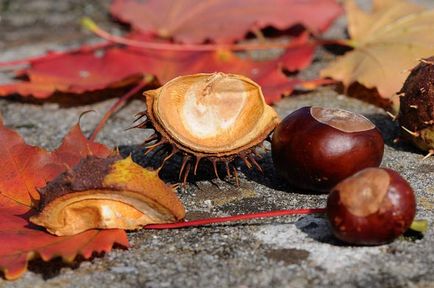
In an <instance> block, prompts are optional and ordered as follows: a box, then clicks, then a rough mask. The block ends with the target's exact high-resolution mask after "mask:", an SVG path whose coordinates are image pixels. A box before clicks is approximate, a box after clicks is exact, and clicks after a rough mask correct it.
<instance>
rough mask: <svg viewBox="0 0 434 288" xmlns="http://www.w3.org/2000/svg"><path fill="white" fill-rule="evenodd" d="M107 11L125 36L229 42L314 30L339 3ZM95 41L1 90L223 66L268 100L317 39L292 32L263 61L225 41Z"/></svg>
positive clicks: (95, 86) (151, 5) (75, 85)
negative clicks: (267, 32)
mask: <svg viewBox="0 0 434 288" xmlns="http://www.w3.org/2000/svg"><path fill="white" fill-rule="evenodd" d="M110 11H111V13H112V15H113V16H114V17H116V18H118V19H120V20H122V21H124V22H126V23H128V24H130V25H132V27H133V29H134V30H133V32H132V33H130V34H129V35H126V36H125V37H124V38H125V39H127V40H129V41H131V40H133V41H142V42H143V41H148V42H149V41H150V40H151V41H153V42H154V43H165V44H171V43H173V41H178V42H184V43H185V42H186V43H203V42H204V41H206V40H208V41H211V42H213V43H216V44H227V43H230V44H232V43H233V42H234V41H236V40H242V39H244V38H245V37H246V35H247V34H248V32H255V31H258V30H260V29H261V28H264V27H269V26H272V27H274V28H276V29H279V30H282V31H283V30H287V29H289V28H291V27H294V25H300V24H301V25H304V27H306V28H307V30H308V31H310V32H313V33H320V32H322V31H324V30H326V29H327V27H328V26H329V25H330V24H331V22H332V21H333V20H334V19H335V18H336V17H337V16H339V15H340V13H341V7H340V6H339V5H338V4H337V3H336V1H335V0H306V1H298V0H273V1H267V2H264V1H256V0H255V1H249V2H248V3H246V2H245V1H242V0H241V1H234V0H224V1H214V2H211V1H201V2H200V3H198V2H197V1H193V0H183V1H178V0H172V1H169V0H167V1H146V2H142V1H137V0H117V1H113V3H112V6H111V9H110ZM156 11H158V13H156ZM193 28H194V29H193ZM99 46H103V47H100V48H98V49H92V48H88V47H85V48H83V49H78V50H77V51H73V52H69V53H68V52H66V53H63V54H62V53H60V54H57V55H56V56H55V57H53V55H47V57H41V58H39V59H36V60H33V61H30V62H29V63H28V67H27V68H25V69H23V70H19V71H16V72H15V80H14V81H13V82H11V83H6V84H4V85H0V95H1V96H7V95H11V94H15V93H17V94H20V95H22V96H33V97H36V98H41V99H43V98H47V97H50V96H52V95H53V93H55V92H56V91H59V92H63V93H75V94H83V93H84V92H87V91H98V90H103V89H107V88H114V87H121V86H126V85H132V84H137V83H138V82H140V81H149V79H152V77H155V78H156V79H157V80H158V83H159V84H164V83H165V82H166V81H168V80H169V79H172V78H174V77H176V76H179V75H187V74H194V73H201V72H215V71H221V72H227V73H235V74H243V75H245V76H248V77H250V78H252V79H253V80H254V81H256V82H258V83H259V84H260V85H262V86H263V88H264V94H265V96H266V99H267V101H268V103H272V102H275V101H277V100H278V99H280V98H281V96H282V95H284V94H289V93H291V91H292V90H293V89H294V88H295V87H297V85H301V86H303V82H302V81H300V80H297V79H294V78H290V79H288V77H287V76H286V75H285V74H284V72H285V71H296V70H300V69H303V68H306V67H307V66H309V65H310V63H311V61H312V58H313V53H314V51H315V46H316V45H315V44H314V43H313V42H312V41H311V40H310V38H309V33H308V32H306V31H305V32H303V33H301V34H298V35H296V36H295V37H293V38H292V40H291V42H290V44H289V45H287V46H288V47H286V48H285V49H284V51H283V53H282V55H281V56H279V57H277V58H274V59H271V60H267V61H256V60H253V59H252V58H251V57H249V56H248V55H242V56H240V55H239V54H236V53H234V52H233V51H231V50H230V49H227V48H223V49H217V48H216V50H213V51H195V50H194V49H193V50H191V49H189V48H188V47H186V48H185V49H181V50H171V49H170V47H169V49H157V50H155V49H145V48H138V47H133V46H128V45H127V46H125V45H124V46H119V45H108V44H107V45H99ZM169 46H170V45H169ZM202 46H203V45H202ZM222 47H223V46H222ZM144 79H145V80H144ZM312 84H313V86H315V83H307V85H304V86H303V87H308V86H309V87H310V86H312ZM318 84H321V83H320V82H319V83H318Z"/></svg>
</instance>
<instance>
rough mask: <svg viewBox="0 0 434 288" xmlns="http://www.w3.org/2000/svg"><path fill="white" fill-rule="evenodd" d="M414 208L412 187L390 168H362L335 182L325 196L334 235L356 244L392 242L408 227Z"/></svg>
mask: <svg viewBox="0 0 434 288" xmlns="http://www.w3.org/2000/svg"><path fill="white" fill-rule="evenodd" d="M415 211H416V201H415V197H414V193H413V190H412V189H411V187H410V185H409V184H408V183H407V181H405V180H404V179H403V178H402V177H401V176H400V175H399V174H398V173H396V172H395V171H392V170H390V169H382V168H367V169H364V170H362V171H360V172H358V173H356V174H355V175H353V176H351V177H349V178H347V179H345V180H343V181H341V182H340V183H339V184H338V185H336V186H335V187H334V188H333V189H332V191H331V192H330V194H329V196H328V199H327V216H328V218H329V220H330V224H331V227H332V231H333V233H334V235H335V236H336V237H337V238H339V239H341V240H342V241H345V242H347V243H351V244H356V245H380V244H384V243H388V242H391V241H393V240H394V239H395V238H396V237H398V236H400V235H401V234H402V233H404V232H405V231H406V230H407V229H408V228H409V227H410V225H411V223H412V221H413V219H414V216H415Z"/></svg>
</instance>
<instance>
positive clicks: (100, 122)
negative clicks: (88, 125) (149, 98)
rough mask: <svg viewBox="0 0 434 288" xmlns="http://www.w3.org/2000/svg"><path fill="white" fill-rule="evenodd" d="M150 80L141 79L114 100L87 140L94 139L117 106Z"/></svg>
mask: <svg viewBox="0 0 434 288" xmlns="http://www.w3.org/2000/svg"><path fill="white" fill-rule="evenodd" d="M149 82H150V81H146V80H143V81H141V82H140V83H139V84H138V85H137V86H134V87H133V88H132V89H131V90H130V91H128V92H127V93H126V94H125V95H123V96H122V97H121V98H119V99H118V101H116V102H115V103H114V104H113V105H112V106H111V107H110V109H109V110H107V112H106V113H105V114H104V116H103V117H102V119H101V120H100V121H99V123H98V125H97V126H96V128H95V130H93V132H92V135H90V137H89V140H90V141H95V138H96V136H97V135H98V133H99V132H100V131H101V130H102V128H104V125H105V123H106V122H107V120H108V119H109V118H110V116H111V115H112V114H113V113H115V112H116V111H117V110H118V109H119V108H121V107H122V105H123V104H125V102H127V101H128V99H130V98H131V97H132V96H134V95H136V94H137V93H138V92H140V90H142V89H143V88H144V87H145V86H146V85H147V84H148V83H149Z"/></svg>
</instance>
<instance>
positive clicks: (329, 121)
mask: <svg viewBox="0 0 434 288" xmlns="http://www.w3.org/2000/svg"><path fill="white" fill-rule="evenodd" d="M271 152H272V157H273V163H274V166H275V168H276V170H277V172H278V173H279V174H280V175H281V176H283V177H284V178H285V179H286V180H288V181H289V183H290V184H291V185H294V186H295V187H299V188H302V189H307V190H313V191H319V192H328V191H329V190H330V189H331V188H332V187H333V186H335V185H336V184H337V183H338V182H339V181H341V180H343V179H345V178H347V177H349V176H351V175H353V174H354V173H356V172H358V171H360V170H362V169H364V168H368V167H378V166H379V165H380V164H381V160H382V157H383V152H384V141H383V138H382V136H381V134H380V132H379V131H378V129H377V128H376V127H375V125H374V124H373V123H372V122H371V121H369V120H368V119H367V118H365V117H364V116H362V115H359V114H356V113H353V112H349V111H346V110H342V109H331V108H321V107H303V108H300V109H298V110H296V111H295V112H293V113H291V114H290V115H288V116H287V117H286V118H285V119H283V121H282V122H281V123H280V124H279V125H278V126H277V128H276V130H275V131H274V134H273V139H272V143H271Z"/></svg>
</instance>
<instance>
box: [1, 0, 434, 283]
mask: <svg viewBox="0 0 434 288" xmlns="http://www.w3.org/2000/svg"><path fill="white" fill-rule="evenodd" d="M419 2H423V3H425V4H429V5H431V6H432V4H433V3H432V2H431V1H430V0H426V1H419ZM107 5H108V2H107V1H92V2H90V3H88V1H84V0H76V1H74V0H70V1H49V0H35V1H23V0H17V1H5V0H3V1H0V13H1V14H0V17H1V18H0V47H1V48H0V49H1V53H0V60H1V61H3V60H11V59H17V58H20V57H23V56H30V55H37V54H40V53H42V52H44V51H46V50H47V49H65V48H66V47H72V46H75V45H77V44H80V43H82V42H83V41H95V39H94V38H93V37H92V36H91V35H88V34H86V33H84V32H83V31H80V28H79V26H78V24H77V22H78V19H79V17H81V16H82V15H84V14H86V15H91V16H92V17H93V18H94V19H97V20H98V21H99V22H100V23H103V24H104V25H107V26H106V27H111V28H110V29H112V30H118V28H115V27H116V26H115V25H113V24H109V22H108V21H107V20H105V19H107V18H106V15H105V13H106V12H105V10H104V9H105V7H107ZM344 23H345V21H344V20H341V21H338V24H336V25H335V26H334V27H333V29H332V31H333V32H331V34H333V35H341V34H342V33H343V31H344V28H343V27H344V26H343V25H344ZM330 58H331V55H329V54H327V53H326V52H324V51H320V52H319V53H318V55H317V57H316V59H315V63H314V65H313V66H312V67H311V68H309V69H308V70H307V71H305V72H303V75H304V76H306V77H309V76H310V75H314V74H315V73H316V72H317V71H318V68H319V67H321V66H322V65H324V63H325V62H326V60H324V59H330ZM0 79H1V78H0ZM113 102H114V100H113V99H112V100H106V101H102V102H98V103H95V104H92V105H82V106H74V107H62V106H59V105H58V104H56V103H45V104H42V105H37V104H30V103H22V102H18V101H12V100H7V99H0V113H1V115H2V117H3V119H4V121H5V124H6V125H7V126H8V127H10V128H14V129H16V130H17V131H18V132H19V133H20V134H21V135H23V137H24V138H25V140H26V141H27V142H28V143H30V144H34V145H39V146H43V147H46V148H50V149H53V148H55V147H56V146H58V145H59V143H60V141H61V139H62V137H63V136H64V135H65V134H66V133H67V131H68V129H69V128H70V127H71V126H72V125H73V124H75V123H76V121H77V119H78V117H79V115H80V114H81V113H82V112H83V111H87V110H90V109H94V110H95V111H97V113H98V114H89V115H87V116H85V117H84V119H82V128H83V130H84V132H85V133H89V132H90V131H91V130H92V128H93V127H94V126H95V124H96V123H97V121H98V119H99V117H100V116H101V115H102V113H104V111H106V110H107V109H108V108H109V107H110V105H112V104H113ZM306 105H320V106H328V107H340V108H344V109H348V110H351V111H356V112H359V113H363V114H364V115H366V116H367V117H368V118H370V119H371V120H373V121H374V122H375V123H376V124H377V126H378V127H379V128H380V130H381V132H382V133H383V136H384V138H385V141H386V144H387V146H386V151H385V156H384V160H383V163H382V166H384V167H390V168H393V169H395V170H397V171H398V172H400V173H401V174H402V175H403V176H404V177H405V178H406V179H407V180H408V181H409V182H410V183H411V185H412V186H413V187H414V190H415V191H416V194H417V201H418V211H417V217H418V218H425V219H429V220H430V221H431V222H432V220H433V219H434V199H433V195H434V158H431V159H428V160H425V161H421V159H422V155H421V154H420V153H419V152H418V151H417V150H415V149H414V148H412V147H411V146H409V145H406V144H405V143H398V144H395V143H393V139H394V138H395V137H396V136H397V135H398V129H397V126H396V124H394V123H393V122H392V121H391V120H390V119H389V118H388V117H387V116H386V114H385V113H384V112H383V111H382V110H381V109H379V108H376V107H374V106H372V105H369V104H366V103H363V102H360V101H358V100H355V99H350V98H348V97H346V96H344V95H339V94H338V93H336V92H335V91H334V90H333V89H332V88H321V89H318V90H317V91H314V92H311V93H307V94H304V95H301V96H298V97H291V98H286V99H284V100H282V101H281V102H279V103H278V104H277V105H275V108H276V110H277V111H278V112H279V114H280V115H281V116H285V115H287V114H288V113H290V112H291V111H293V110H295V109H297V108H298V107H302V106H306ZM144 108H145V107H144V103H143V102H142V101H140V100H134V101H132V102H131V103H129V104H128V106H126V107H125V108H124V109H122V110H121V111H120V112H119V113H118V114H116V115H115V116H113V117H112V118H111V119H110V120H109V121H108V123H107V125H106V127H105V129H104V130H103V131H102V133H101V134H100V136H99V138H98V140H99V141H101V142H102V143H105V144H108V145H111V146H115V145H117V146H121V150H122V152H123V153H125V154H127V153H132V154H133V157H134V159H135V160H136V161H138V162H139V163H141V164H143V165H147V163H149V159H147V158H144V157H143V156H142V154H143V153H142V152H143V151H142V150H141V149H140V148H138V147H136V146H135V145H138V144H140V143H141V142H142V141H143V139H144V138H145V137H146V133H144V132H141V131H134V130H132V131H124V129H125V128H127V127H129V126H130V125H131V122H132V120H133V115H134V114H135V113H137V112H138V111H141V110H143V109H144ZM151 162H152V161H151ZM179 164H180V163H179V159H175V161H172V162H171V163H170V165H168V166H167V168H166V169H165V170H164V171H163V177H164V179H166V180H168V181H171V182H175V181H176V175H177V174H176V173H177V171H178V169H179ZM260 164H261V165H262V166H263V168H264V171H265V172H264V175H262V174H260V173H258V172H256V171H248V170H247V169H246V168H245V167H243V166H241V168H240V169H241V173H240V174H241V185H240V187H236V186H235V185H234V183H233V181H231V180H230V179H225V180H224V181H222V180H217V179H215V178H214V177H213V176H212V175H213V174H212V173H211V169H210V167H209V166H206V165H205V166H203V167H202V168H201V169H200V171H199V173H198V174H199V175H198V176H197V177H196V178H191V179H190V180H191V181H190V183H189V184H188V186H187V189H186V190H185V191H179V192H180V197H181V198H182V200H183V202H184V203H185V205H186V208H187V210H188V218H189V219H195V218H201V217H209V216H223V215H234V214H238V213H247V212H254V211H267V210H275V209H290V208H298V207H323V206H324V205H325V199H326V196H324V195H320V196H318V195H309V194H304V193H302V191H299V190H297V189H295V188H293V187H289V186H288V185H286V184H285V183H284V182H283V181H282V180H281V179H279V178H278V177H277V175H276V174H275V171H274V169H273V166H272V162H271V159H270V155H269V154H268V153H265V154H264V159H263V160H261V162H260ZM129 238H130V240H131V244H132V247H131V248H130V249H129V250H120V249H115V250H114V251H113V252H112V253H110V254H107V255H103V256H100V257H95V258H93V259H92V260H91V261H84V262H81V261H76V262H74V263H73V264H72V265H66V264H62V263H61V262H60V261H52V262H50V263H49V264H47V263H43V262H42V261H33V262H31V264H30V267H29V270H30V271H29V272H27V273H26V274H25V275H24V277H22V278H21V279H19V280H17V281H14V282H8V281H5V280H3V279H0V287H105V286H107V287H434V230H433V229H432V228H430V229H429V231H428V232H427V233H426V234H425V236H424V237H423V238H422V239H420V238H418V237H402V238H400V239H398V240H396V241H394V242H393V243H391V244H388V245H382V246H377V247H351V246H346V245H343V244H342V243H340V242H338V241H336V240H335V239H334V238H333V237H332V236H331V234H330V231H329V229H328V224H327V221H326V220H325V219H324V217H322V216H304V217H281V218H276V219H267V220H257V221H249V222H243V223H234V224H222V225H214V226H211V227H200V228H193V229H184V230H167V231H146V230H142V231H138V232H131V233H129Z"/></svg>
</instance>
